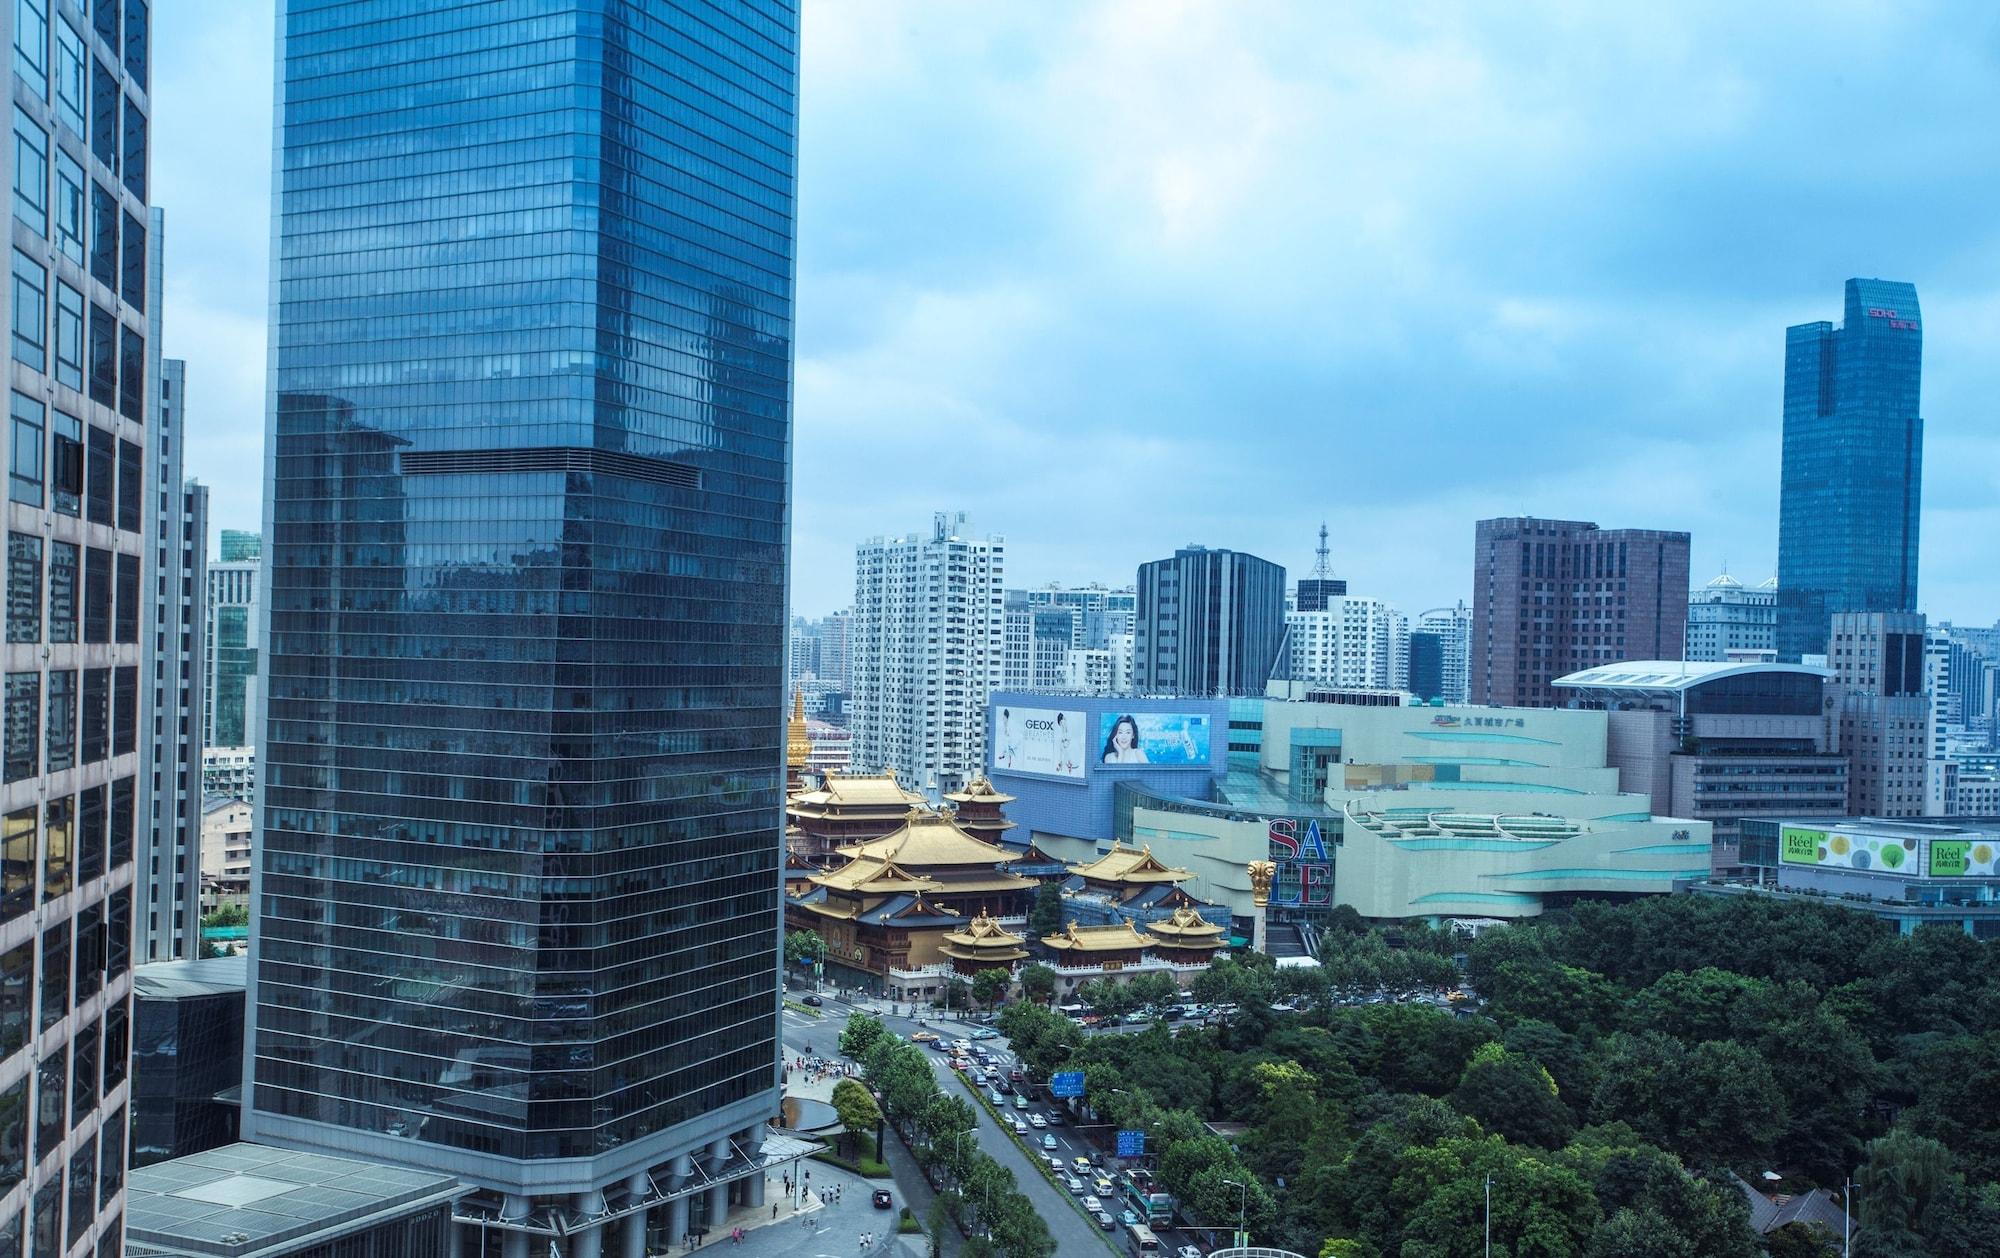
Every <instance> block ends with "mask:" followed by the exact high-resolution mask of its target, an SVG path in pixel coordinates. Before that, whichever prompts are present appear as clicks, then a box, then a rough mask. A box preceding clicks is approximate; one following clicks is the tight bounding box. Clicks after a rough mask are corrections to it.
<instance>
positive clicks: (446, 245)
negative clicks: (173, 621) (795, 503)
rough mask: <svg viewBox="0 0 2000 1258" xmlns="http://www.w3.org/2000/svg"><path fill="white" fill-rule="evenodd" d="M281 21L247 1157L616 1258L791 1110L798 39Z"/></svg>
mask: <svg viewBox="0 0 2000 1258" xmlns="http://www.w3.org/2000/svg"><path fill="white" fill-rule="evenodd" d="M278 32H279V83H278V92H277V101H278V105H277V126H278V135H277V143H276V146H275V160H276V163H277V172H276V179H275V190H274V201H275V205H274V210H275V213H276V215H277V219H278V222H279V224H280V230H279V233H278V239H277V242H276V244H277V247H276V249H275V250H274V265H275V267H276V271H275V274H274V276H273V286H272V287H273V294H272V296H273V311H272V313H273V318H274V329H273V343H272V351H271V361H272V381H271V407H270V413H269V415H268V421H267V422H268V429H267V438H266V442H265V451H266V455H265V457H266V465H267V475H266V497H265V506H264V531H263V535H264V556H263V563H264V575H263V583H264V585H263V591H262V593H263V599H262V603H263V609H264V631H263V636H264V650H263V651H262V654H261V660H262V662H263V663H264V665H265V667H264V669H263V673H262V677H263V682H264V684H263V687H262V692H261V694H260V697H259V705H260V707H261V708H262V709H263V722H264V723H263V731H262V737H261V738H260V739H258V741H257V749H258V753H259V764H258V773H259V777H260V781H259V786H258V791H257V794H258V800H257V808H258V813H257V827H256V838H255V847H254V854H253V872H252V879H253V881H252V898H253V902H254V903H255V904H256V905H257V906H258V911H257V913H256V914H255V916H254V918H253V922H252V926H251V935H250V940H251V955H252V956H253V957H254V958H255V962H254V965H253V970H252V975H251V984H250V992H249V1017H250V1023H251V1025H250V1030H249V1048H248V1051H247V1052H246V1053H245V1063H244V1074H245V1078H244V1097H243V1111H242V1132H243V1136H244V1138H245V1139H246V1140H249V1141H252V1142H255V1143H258V1144H262V1145H272V1146H279V1147H281V1148H285V1149H307V1150H339V1151H341V1152H342V1153H344V1154H347V1155H349V1156H357V1157H363V1158H367V1159H369V1160H371V1161H376V1162H387V1163H392V1164H397V1165H402V1166H409V1167H421V1168H425V1169H426V1170H428V1171H433V1172H443V1173H445V1174H447V1175H450V1176H455V1177H457V1178H458V1179H459V1180H460V1181H462V1182H463V1183H465V1184H467V1185H470V1186H471V1190H470V1192H469V1194H468V1195H467V1196H466V1198H465V1200H463V1201H461V1202H460V1203H459V1206H458V1210H459V1217H460V1219H461V1220H462V1223H461V1226H463V1227H465V1228H467V1229H474V1230H476V1231H477V1233H478V1236H477V1237H475V1238H474V1239H476V1240H478V1241H479V1242H480V1243H479V1245H477V1246H474V1247H473V1248H474V1250H475V1251H476V1250H477V1249H478V1248H483V1247H485V1246H487V1245H488V1244H490V1246H491V1248H490V1249H489V1251H488V1252H495V1251H497V1252H500V1253H501V1254H503V1255H505V1258H525V1256H526V1255H528V1254H529V1253H530V1252H533V1253H534V1254H537V1255H539V1254H541V1253H544V1252H546V1251H547V1250H548V1249H549V1248H550V1246H551V1244H552V1243H554V1242H555V1239H556V1238H557V1237H560V1236H566V1237H567V1238H568V1239H567V1240H566V1241H564V1242H563V1245H562V1247H563V1248H565V1249H566V1250H567V1252H569V1253H570V1254H572V1255H576V1254H597V1253H600V1252H602V1253H610V1254H621V1255H634V1254H639V1253H642V1252H643V1251H644V1250H645V1248H646V1247H647V1245H648V1244H649V1241H650V1243H652V1244H653V1245H655V1246H662V1245H664V1243H665V1240H666V1238H667V1237H668V1236H669V1235H670V1234H672V1235H675V1236H679V1235H684V1234H685V1233H686V1232H687V1231H688V1230H690V1228H691V1227H692V1226H695V1225H697V1224H701V1225H705V1226H718V1225H719V1224H720V1222H721V1220H722V1218H723V1217H724V1216H725V1215H726V1213H727V1211H728V1210H729V1209H730V1208H731V1206H732V1205H743V1206H747V1205H749V1204H750V1203H751V1202H752V1201H753V1200H755V1201H758V1202H761V1195H762V1188H763V1175H762V1173H761V1172H762V1167H763V1165H764V1158H765V1157H766V1156H767V1153H766V1146H767V1131H766V1128H765V1124H766V1123H768V1122H769V1121H770V1120H772V1119H773V1118H775V1116H776V1113H777V1101H778V1083H779V1073H778V1072H779V1064H778V1056H779V1050H778V1040H777V1033H778V993H777V988H778V979H779V971H780V948H779V907H778V896H779V892H780V874H781V871H780V864H781V858H782V841H781V812H780V808H781V798H782V787H783V765H784V762H783V750H784V747H783V742H784V739H783V731H784V705H783V687H784V681H785V676H784V674H785V646H786V629H787V620H788V615H787V607H786V587H785V581H786V569H787V550H788V528H789V522H788V517H787V500H788V497H789V485H790V465H791V431H790V422H791V414H790V409H791V383H790V382H791V356H792V348H791V335H792V300H791V292H792V283H793V239H794V237H793V222H794V219H793V205H794V203H793V187H794V179H795V148H796V92H797V49H798V32H797V12H796V7H795V6H793V5H791V4H787V3H781V2H768V3H760V4H745V3H707V2H703V0H688V2H687V3H683V4H679V5H676V6H673V7H671V8H663V7H659V6H653V5H646V4H641V3H638V2H637V0H568V2H554V0H552V2H551V3H545V4H536V5H531V6H521V5H513V4H498V3H487V4H473V5H465V6H459V7H455V8H443V9H437V8H433V9H429V10H426V12H425V14H424V16H423V17H422V18H421V20H418V19H414V18H412V17H411V16H410V14H409V12H408V11H407V9H406V8H404V7H400V6H394V5H377V6H364V7H362V8H357V7H356V6H354V5H352V4H349V3H335V2H333V0H283V2H282V3H281V4H280V5H279V10H278ZM419 870H421V871H422V872H421V874H419V873H418V871H419ZM649 1231H650V1233H651V1235H650V1237H649Z"/></svg>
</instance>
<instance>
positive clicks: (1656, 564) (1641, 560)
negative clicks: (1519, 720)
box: [1467, 517, 1688, 707]
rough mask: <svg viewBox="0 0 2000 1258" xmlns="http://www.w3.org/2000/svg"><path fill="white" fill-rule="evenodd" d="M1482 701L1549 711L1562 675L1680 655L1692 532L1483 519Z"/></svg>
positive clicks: (1472, 659) (1478, 592) (1478, 595)
mask: <svg viewBox="0 0 2000 1258" xmlns="http://www.w3.org/2000/svg"><path fill="white" fill-rule="evenodd" d="M1472 583H1473V592H1472V627H1471V640H1470V643H1469V659H1468V667H1467V672H1468V687H1467V688H1468V690H1469V692H1470V698H1471V701H1472V702H1473V703H1485V704H1494V705H1499V706H1504V707H1548V706H1551V705H1553V704H1556V703H1559V702H1561V697H1560V696H1559V695H1558V694H1557V693H1556V691H1555V689H1554V682H1555V679H1556V678H1558V677H1561V676H1563V675H1564V674H1567V673H1574V672H1579V671H1581V670H1583V669H1586V668H1594V667H1597V666H1598V665H1601V664H1610V663H1615V662H1616V661H1619V660H1624V659H1657V660H1671V659H1679V658H1681V652H1682V650H1683V647H1684V646H1685V641H1684V636H1685V633H1686V629H1687V588H1688V535H1687V534H1686V533H1672V532H1663V531H1660V530H1656V529H1601V528H1599V527H1598V526H1597V525H1595V524H1591V523H1588V522H1586V521H1581V520H1540V519H1534V518H1530V517H1519V518H1512V519H1498V520H1481V521H1479V524H1478V526H1477V529H1476V531H1475V536H1474V543H1473V560H1472Z"/></svg>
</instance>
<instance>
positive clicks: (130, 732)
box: [111, 664, 139, 756]
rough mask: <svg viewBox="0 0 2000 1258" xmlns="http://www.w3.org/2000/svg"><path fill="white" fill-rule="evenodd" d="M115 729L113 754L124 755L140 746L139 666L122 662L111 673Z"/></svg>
mask: <svg viewBox="0 0 2000 1258" xmlns="http://www.w3.org/2000/svg"><path fill="white" fill-rule="evenodd" d="M111 710H112V713H113V729H112V734H111V754H112V755H114V756H122V755H125V754H126V753H127V752H130V751H133V750H136V749H137V748H138V746H139V666H138V665H137V664H121V665H119V666H118V667H117V668H116V669H114V670H112V673H111Z"/></svg>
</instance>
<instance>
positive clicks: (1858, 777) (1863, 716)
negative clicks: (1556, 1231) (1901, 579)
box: [1826, 612, 1931, 817]
mask: <svg viewBox="0 0 2000 1258" xmlns="http://www.w3.org/2000/svg"><path fill="white" fill-rule="evenodd" d="M1831 629H1832V632H1831V634H1830V636H1829V638H1828V640H1827V644H1826V646H1827V656H1826V662H1827V666H1828V667H1829V668H1830V669H1832V671H1833V681H1834V687H1835V689H1834V710H1835V711H1836V712H1837V713H1838V715H1839V721H1840V747H1841V750H1842V751H1843V752H1844V753H1845V754H1846V756H1847V759H1848V779H1847V781H1848V798H1847V811H1848V812H1849V813H1850V814H1852V815H1854V816H1857V817H1920V816H1922V815H1923V814H1924V808H1925V802H1926V799H1927V796H1928V793H1929V780H1930V773H1929V759H1930V724H1931V700H1930V695H1929V694H1928V693H1927V692H1926V690H1925V683H1926V677H1927V669H1926V667H1925V661H1924V637H1925V625H1924V617H1923V614H1922V613H1921V612H1835V613H1834V614H1833V617H1832V620H1831Z"/></svg>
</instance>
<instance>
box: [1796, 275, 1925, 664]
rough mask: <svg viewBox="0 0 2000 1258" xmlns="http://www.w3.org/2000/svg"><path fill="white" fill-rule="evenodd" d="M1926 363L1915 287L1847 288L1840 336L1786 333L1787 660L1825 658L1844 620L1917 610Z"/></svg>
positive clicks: (1819, 331) (1816, 326)
mask: <svg viewBox="0 0 2000 1258" xmlns="http://www.w3.org/2000/svg"><path fill="white" fill-rule="evenodd" d="M1923 358H1924V334H1923V321H1922V319H1921V318H1920V317H1919V315H1918V311H1917V290H1916V288H1915V286H1913V285H1910V284H1899V283H1895V282H1892V281H1889V280H1849V281H1847V310H1846V320H1845V322H1844V323H1843V324H1842V325H1841V326H1840V327H1838V328H1836V327H1834V326H1833V325H1832V324H1831V323H1825V322H1820V323H1803V324H1800V325H1799V326H1797V327H1792V328H1786V329H1785V440H1784V470H1783V479H1782V482H1781V484H1780V487H1779V499H1778V658H1779V659H1781V660H1789V661H1796V660H1798V659H1799V658H1800V657H1801V656H1805V655H1821V654H1824V653H1825V652H1826V637H1827V628H1828V623H1829V618H1830V617H1832V616H1833V614H1834V613H1836V612H1899V611H1913V610H1915V609H1916V606H1917V521H1918V511H1919V508H1920V506H1921V505H1922V501H1923V471H1924V421H1923V418H1922V417H1921V416H1920V415H1919V414H1918V402H1919V397H1920V387H1919V386H1920V383H1921V377H1922V374H1923Z"/></svg>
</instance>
